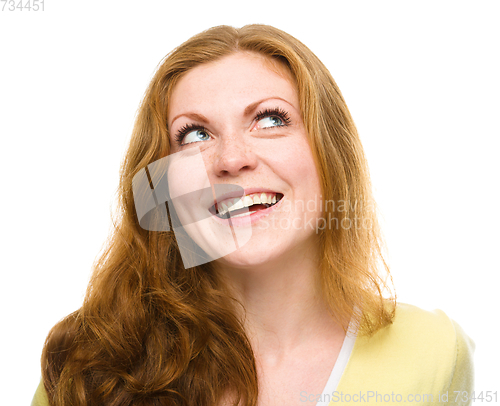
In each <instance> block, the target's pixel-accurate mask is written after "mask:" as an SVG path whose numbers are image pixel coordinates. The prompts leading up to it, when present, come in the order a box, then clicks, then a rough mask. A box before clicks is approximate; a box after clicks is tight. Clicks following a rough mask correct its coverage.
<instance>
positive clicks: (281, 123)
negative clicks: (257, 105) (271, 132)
mask: <svg viewBox="0 0 500 406" xmlns="http://www.w3.org/2000/svg"><path fill="white" fill-rule="evenodd" d="M255 120H256V121H257V128H259V129H264V128H275V127H286V126H288V125H290V124H291V119H290V116H289V115H288V113H287V112H286V111H285V110H283V109H282V108H280V107H276V108H274V109H265V110H264V111H261V112H259V113H257V115H256V117H255Z"/></svg>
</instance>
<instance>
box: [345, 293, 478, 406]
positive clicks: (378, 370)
mask: <svg viewBox="0 0 500 406" xmlns="http://www.w3.org/2000/svg"><path fill="white" fill-rule="evenodd" d="M473 351H474V342H473V341H472V340H471V339H470V338H469V337H468V336H467V334H465V332H464V331H463V329H462V328H461V327H460V326H459V325H458V324H457V323H456V322H455V321H453V320H451V319H450V318H449V317H448V316H447V315H446V314H445V313H444V312H443V311H441V310H434V311H427V310H423V309H420V308H418V307H416V306H412V305H409V304H404V303H398V304H397V306H396V313H395V317H394V320H393V323H392V324H390V325H388V326H386V327H384V328H383V329H381V330H379V331H377V332H376V333H375V334H374V335H372V336H360V337H358V338H357V339H356V343H355V346H354V349H353V352H352V354H351V358H350V360H349V362H348V365H347V367H346V370H345V372H344V375H343V377H342V380H341V382H340V383H339V389H342V390H346V391H352V390H354V389H357V390H358V391H359V390H360V389H361V390H362V391H365V392H367V391H372V392H374V393H378V394H382V395H383V394H391V393H392V392H393V393H395V394H397V393H399V394H401V396H402V397H403V400H404V401H407V400H409V399H406V397H407V396H408V395H415V396H423V395H426V396H427V398H430V397H432V398H433V401H434V402H436V401H438V400H439V401H440V403H446V402H444V398H443V396H444V394H445V393H446V392H448V395H449V397H450V401H451V400H452V399H451V398H452V397H453V398H454V396H456V394H453V391H472V386H473V362H472V353H473ZM360 376H361V377H363V379H362V380H361V381H360V380H359V377H360ZM469 393H470V392H469ZM452 395H453V396H452ZM394 403H397V401H394ZM431 403H432V402H431ZM454 403H455V402H454ZM455 404H456V403H455Z"/></svg>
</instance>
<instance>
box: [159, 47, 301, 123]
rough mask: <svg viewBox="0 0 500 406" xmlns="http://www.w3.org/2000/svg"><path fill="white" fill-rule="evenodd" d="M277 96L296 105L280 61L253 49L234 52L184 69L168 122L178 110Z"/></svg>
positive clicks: (293, 88) (242, 103)
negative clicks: (185, 71) (186, 69)
mask: <svg viewBox="0 0 500 406" xmlns="http://www.w3.org/2000/svg"><path fill="white" fill-rule="evenodd" d="M272 97H280V98H283V99H285V100H287V101H288V102H289V103H290V104H292V105H295V106H296V107H298V104H297V103H298V95H297V88H296V84H295V80H294V79H293V77H292V74H291V73H290V71H289V70H288V69H287V68H286V67H285V66H284V64H283V63H281V62H278V61H273V60H271V59H270V58H268V57H265V56H262V55H260V54H258V53H255V52H237V53H234V54H231V55H229V56H226V57H224V58H222V59H219V60H217V61H214V62H210V63H206V64H202V65H199V66H197V67H196V68H194V69H192V70H190V71H188V72H187V73H186V74H185V75H184V76H183V77H182V78H181V79H180V80H179V81H178V82H177V84H176V85H175V86H174V88H173V91H172V94H171V97H170V100H169V110H168V113H169V114H168V118H169V122H170V120H172V118H173V117H175V116H176V115H177V114H180V110H185V109H192V108H203V109H206V108H213V107H215V105H233V106H234V107H235V108H236V107H237V106H236V104H239V106H238V107H239V108H244V107H245V106H246V105H247V104H250V103H253V102H255V101H257V100H259V99H265V98H272Z"/></svg>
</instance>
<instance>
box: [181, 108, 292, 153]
mask: <svg viewBox="0 0 500 406" xmlns="http://www.w3.org/2000/svg"><path fill="white" fill-rule="evenodd" d="M266 117H278V118H279V119H281V121H282V122H283V125H279V126H274V127H268V128H276V127H286V126H288V125H290V123H291V121H292V120H291V119H290V115H289V114H288V113H287V112H286V111H285V110H283V109H282V108H280V107H275V108H273V109H268V108H267V109H265V110H262V111H259V112H258V113H257V114H256V115H255V118H254V120H255V121H260V120H262V119H263V118H266ZM265 129H266V128H264V130H265ZM191 131H205V132H207V133H208V132H209V131H208V130H207V129H206V128H205V127H203V126H202V125H198V124H186V125H184V126H182V127H181V128H180V129H179V131H177V134H176V135H175V141H176V142H177V143H178V144H179V145H182V141H183V140H184V137H186V135H187V134H189V133H190V132H191Z"/></svg>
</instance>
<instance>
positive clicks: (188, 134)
mask: <svg viewBox="0 0 500 406" xmlns="http://www.w3.org/2000/svg"><path fill="white" fill-rule="evenodd" d="M209 139H210V134H209V133H208V131H207V130H206V129H205V128H203V127H200V126H198V125H194V124H188V125H185V126H184V127H182V128H181V129H180V130H179V132H178V133H177V135H176V136H175V140H176V141H177V143H178V144H179V145H186V144H192V143H193V142H200V141H208V140H209Z"/></svg>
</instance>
